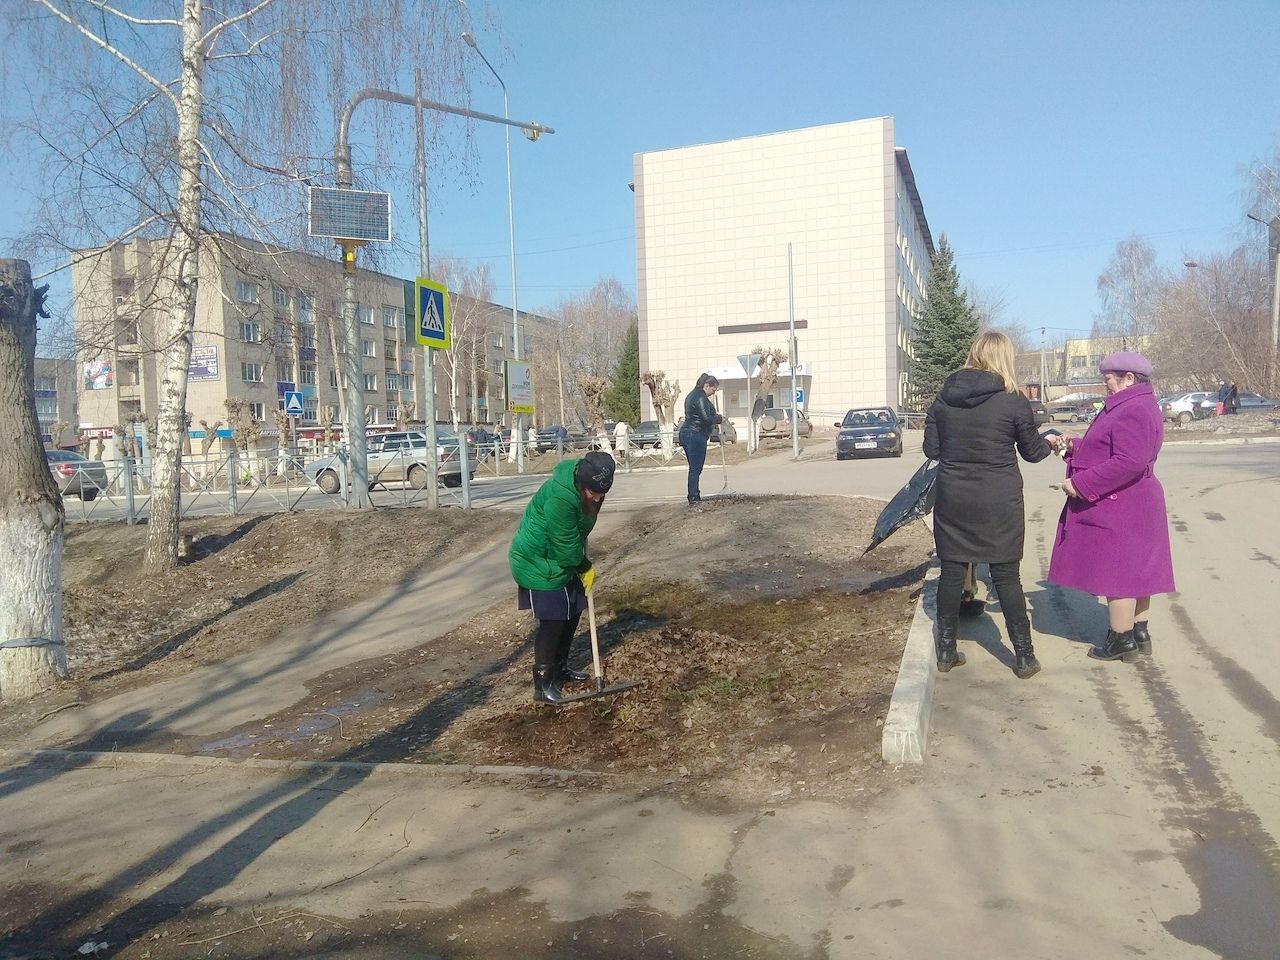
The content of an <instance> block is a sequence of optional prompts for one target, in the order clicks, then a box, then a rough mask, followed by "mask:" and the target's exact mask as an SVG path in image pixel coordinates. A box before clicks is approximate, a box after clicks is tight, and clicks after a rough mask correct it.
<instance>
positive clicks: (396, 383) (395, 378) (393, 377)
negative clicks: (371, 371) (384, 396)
mask: <svg viewBox="0 0 1280 960" xmlns="http://www.w3.org/2000/svg"><path fill="white" fill-rule="evenodd" d="M387 389H388V390H399V389H400V375H399V374H398V373H393V372H392V371H390V370H388V371H387Z"/></svg>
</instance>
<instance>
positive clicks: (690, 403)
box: [680, 373, 723, 506]
mask: <svg viewBox="0 0 1280 960" xmlns="http://www.w3.org/2000/svg"><path fill="white" fill-rule="evenodd" d="M719 389H720V381H719V380H717V379H716V378H715V377H713V376H712V375H711V374H709V373H704V374H702V375H701V376H700V377H698V382H697V383H696V384H694V387H693V389H692V390H690V391H689V394H688V396H686V397H685V398H684V421H683V422H682V423H681V425H680V446H682V447H683V448H684V455H685V457H686V459H688V461H689V484H688V487H689V491H688V496H689V505H690V506H693V505H694V504H696V503H700V502H701V501H702V493H701V492H700V490H699V488H698V478H699V477H701V476H702V465H703V464H704V463H706V461H707V442H708V441H709V440H710V439H711V430H712V428H713V427H715V425H716V424H717V423H720V422H721V420H722V419H723V418H722V417H721V416H720V415H719V414H718V413H716V408H715V407H714V406H712V405H711V398H712V396H714V395H715V392H716V391H717V390H719Z"/></svg>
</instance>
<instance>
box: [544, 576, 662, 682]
mask: <svg viewBox="0 0 1280 960" xmlns="http://www.w3.org/2000/svg"><path fill="white" fill-rule="evenodd" d="M587 623H588V624H589V625H590V627H591V662H592V665H593V666H594V668H595V669H594V673H595V676H594V681H595V689H594V690H588V691H587V692H586V693H572V694H565V695H564V699H563V700H561V703H575V702H577V701H578V700H590V699H591V698H592V697H609V696H613V694H615V693H622V692H623V691H624V690H630V689H632V688H634V687H638V686H640V684H641V683H643V682H644V681H643V680H619V681H618V682H617V683H615V684H613V685H612V686H606V685H605V676H604V664H602V663H601V662H600V638H599V636H598V635H597V633H596V602H595V601H594V600H592V599H591V594H590V593H588V594H587Z"/></svg>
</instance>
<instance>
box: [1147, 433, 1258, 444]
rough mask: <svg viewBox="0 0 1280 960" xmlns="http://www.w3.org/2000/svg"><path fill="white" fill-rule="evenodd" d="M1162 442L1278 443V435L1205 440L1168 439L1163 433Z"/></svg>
mask: <svg viewBox="0 0 1280 960" xmlns="http://www.w3.org/2000/svg"><path fill="white" fill-rule="evenodd" d="M1164 442H1165V444H1166V445H1168V446H1175V447H1181V446H1184V445H1186V446H1197V447H1214V446H1228V445H1236V446H1238V445H1241V444H1248V443H1280V437H1251V436H1243V437H1214V438H1213V439H1206V440H1194V439H1192V438H1190V437H1188V438H1187V439H1185V440H1182V439H1176V438H1174V439H1170V437H1169V435H1168V434H1165V438H1164Z"/></svg>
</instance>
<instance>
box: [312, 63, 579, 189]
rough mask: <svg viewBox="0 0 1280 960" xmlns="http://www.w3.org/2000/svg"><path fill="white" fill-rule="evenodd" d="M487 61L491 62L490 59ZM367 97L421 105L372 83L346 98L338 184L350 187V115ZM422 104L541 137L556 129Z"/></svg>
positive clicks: (340, 127) (340, 124)
mask: <svg viewBox="0 0 1280 960" xmlns="http://www.w3.org/2000/svg"><path fill="white" fill-rule="evenodd" d="M476 52H477V53H479V52H480V51H478V50H477V51H476ZM481 56H483V54H481ZM485 62H486V63H488V61H487V60H486V61H485ZM489 69H491V70H492V69H493V68H492V67H490V68H489ZM495 76H496V74H495ZM498 82H499V83H501V82H502V81H501V80H499V81H498ZM503 93H504V95H505V93H506V87H503ZM366 100H385V101H387V102H388V103H402V104H404V105H405V106H408V107H416V106H417V105H418V101H417V100H416V99H415V98H414V97H413V95H412V94H407V93H397V92H395V91H394V90H378V89H375V88H373V87H366V88H365V89H363V90H361V91H359V92H358V93H356V94H355V95H354V96H352V97H351V99H350V100H348V101H347V102H346V104H345V105H344V106H343V108H342V113H341V114H340V115H339V117H338V144H337V148H336V150H335V151H334V155H335V159H336V160H337V164H338V170H337V183H338V186H339V187H343V188H349V187H350V186H351V144H350V142H349V139H348V138H349V135H350V130H351V115H352V114H353V113H354V112H355V109H356V107H358V106H360V104H362V103H364V102H365V101H366ZM422 107H423V109H424V110H438V111H440V112H441V113H452V114H454V115H455V116H459V117H467V118H469V119H471V120H485V121H487V122H489V123H501V124H504V125H506V126H508V127H519V128H520V129H521V130H523V131H524V132H525V133H526V134H528V135H529V136H533V137H540V136H542V135H543V134H544V133H555V130H554V128H552V127H548V126H546V125H545V124H542V123H537V122H535V121H533V120H510V119H508V118H506V117H499V116H496V115H494V114H492V113H480V112H479V111H478V110H468V109H466V108H465V107H453V106H450V105H449V104H447V103H436V102H435V101H434V100H423V101H422Z"/></svg>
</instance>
